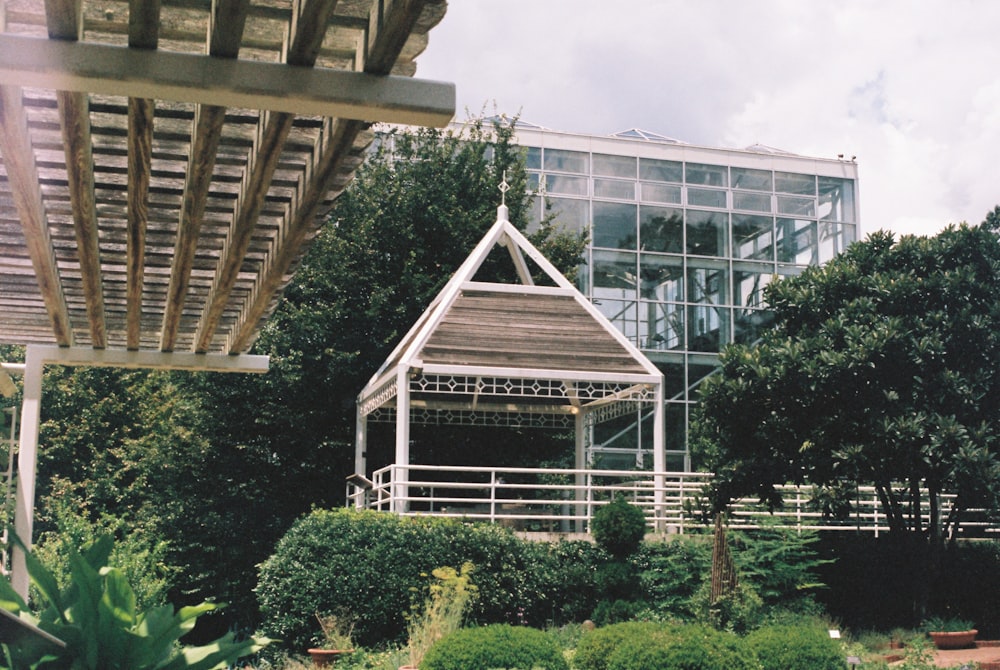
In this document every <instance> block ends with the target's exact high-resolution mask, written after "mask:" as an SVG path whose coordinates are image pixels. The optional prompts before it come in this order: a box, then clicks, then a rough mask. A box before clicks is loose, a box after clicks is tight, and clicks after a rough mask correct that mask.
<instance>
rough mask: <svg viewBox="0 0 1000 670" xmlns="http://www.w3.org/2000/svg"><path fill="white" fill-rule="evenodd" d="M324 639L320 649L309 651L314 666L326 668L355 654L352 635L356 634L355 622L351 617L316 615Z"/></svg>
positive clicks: (315, 648) (314, 648)
mask: <svg viewBox="0 0 1000 670" xmlns="http://www.w3.org/2000/svg"><path fill="white" fill-rule="evenodd" d="M316 620H317V621H318V622H319V627H320V630H321V631H322V632H323V639H322V640H321V641H320V644H319V646H318V647H313V648H311V649H308V650H307V651H308V652H309V656H310V658H312V662H313V665H315V666H316V667H317V668H325V667H327V666H329V665H330V664H331V663H334V662H336V660H337V659H338V658H340V657H341V656H343V655H345V654H350V653H353V652H354V642H353V641H352V640H351V634H352V633H353V632H354V621H353V620H351V619H350V618H349V617H344V616H338V615H336V614H322V615H321V614H319V613H318V612H317V613H316Z"/></svg>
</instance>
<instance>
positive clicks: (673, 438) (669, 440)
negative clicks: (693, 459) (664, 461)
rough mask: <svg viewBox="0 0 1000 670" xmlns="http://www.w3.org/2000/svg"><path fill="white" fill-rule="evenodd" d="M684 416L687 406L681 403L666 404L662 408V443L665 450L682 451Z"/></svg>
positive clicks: (685, 429)
mask: <svg viewBox="0 0 1000 670" xmlns="http://www.w3.org/2000/svg"><path fill="white" fill-rule="evenodd" d="M686 415H687V406H686V405H684V404H681V403H673V402H671V403H667V406H666V407H665V408H664V414H663V418H664V419H665V421H664V433H663V443H664V446H666V448H667V449H670V450H673V451H681V450H683V449H684V436H685V435H686V434H687V424H686V421H685V417H686Z"/></svg>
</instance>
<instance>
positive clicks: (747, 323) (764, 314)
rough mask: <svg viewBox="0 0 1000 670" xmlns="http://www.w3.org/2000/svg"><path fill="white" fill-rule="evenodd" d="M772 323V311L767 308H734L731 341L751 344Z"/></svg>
mask: <svg viewBox="0 0 1000 670" xmlns="http://www.w3.org/2000/svg"><path fill="white" fill-rule="evenodd" d="M772 323H774V312H772V311H770V310H767V309H736V310H735V316H734V318H733V341H734V342H736V343H737V344H753V343H754V342H756V341H757V340H759V339H760V336H761V334H762V333H763V332H764V331H765V330H766V329H767V328H768V327H769V326H770V325H771V324H772Z"/></svg>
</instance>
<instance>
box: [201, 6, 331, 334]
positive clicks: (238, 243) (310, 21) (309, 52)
mask: <svg viewBox="0 0 1000 670" xmlns="http://www.w3.org/2000/svg"><path fill="white" fill-rule="evenodd" d="M292 4H293V6H292V21H291V25H290V28H289V32H290V35H288V38H287V41H286V46H285V59H286V61H287V62H288V63H289V64H290V65H296V66H301V67H312V65H313V64H315V62H316V57H317V55H318V54H319V49H320V47H321V46H322V44H323V35H324V34H325V33H326V26H327V24H328V23H329V17H330V14H332V13H333V10H334V8H335V7H336V6H337V0H296V1H295V2H293V3H292ZM294 121H295V116H294V115H292V114H286V113H280V112H278V113H275V112H271V113H265V114H262V115H261V125H260V127H259V128H258V134H257V138H256V141H255V142H254V148H253V152H252V153H251V155H250V164H249V165H248V167H247V173H246V176H245V178H244V181H243V189H242V190H241V192H240V194H239V197H238V199H237V206H236V216H235V217H234V218H233V225H232V227H231V228H230V234H229V236H228V237H227V238H226V244H225V246H224V247H223V255H222V258H221V259H220V262H219V266H218V270H217V272H216V275H215V281H214V282H213V284H212V289H211V291H210V293H209V299H208V301H207V303H206V305H205V312H204V313H203V314H202V318H201V323H200V325H199V328H198V333H197V336H196V337H195V351H196V352H205V351H208V349H209V348H210V347H211V346H212V340H213V339H214V338H215V334H216V330H217V328H218V325H219V321H220V320H221V319H222V315H223V312H224V311H225V309H226V305H227V304H228V302H229V296H230V294H231V293H232V290H233V288H234V287H235V286H236V280H237V279H238V278H239V272H240V267H241V266H242V265H243V259H244V258H246V254H247V250H248V249H249V248H250V241H251V239H252V236H253V231H254V228H255V227H256V225H257V220H258V219H259V218H260V212H261V209H263V207H264V200H265V198H266V197H267V191H268V189H269V187H270V185H271V181H272V179H273V178H274V171H275V170H276V169H277V167H278V161H279V159H280V158H281V150H282V147H283V146H284V145H285V140H286V139H288V133H289V132H291V130H292V123H293V122H294Z"/></svg>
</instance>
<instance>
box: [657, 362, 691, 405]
mask: <svg viewBox="0 0 1000 670" xmlns="http://www.w3.org/2000/svg"><path fill="white" fill-rule="evenodd" d="M656 367H657V368H659V369H660V372H662V373H663V395H664V397H665V398H666V399H667V402H669V401H671V400H684V397H685V396H684V389H685V387H686V386H687V382H686V381H685V379H686V377H685V375H684V364H683V363H657V364H656Z"/></svg>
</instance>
